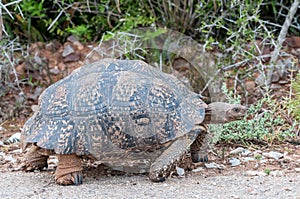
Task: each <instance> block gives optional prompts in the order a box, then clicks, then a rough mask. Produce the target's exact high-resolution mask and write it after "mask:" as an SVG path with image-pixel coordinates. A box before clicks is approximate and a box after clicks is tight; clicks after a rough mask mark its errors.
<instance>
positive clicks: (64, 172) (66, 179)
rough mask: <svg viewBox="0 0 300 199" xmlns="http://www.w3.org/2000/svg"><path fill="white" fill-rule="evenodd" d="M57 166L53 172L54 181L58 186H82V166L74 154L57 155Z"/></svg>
mask: <svg viewBox="0 0 300 199" xmlns="http://www.w3.org/2000/svg"><path fill="white" fill-rule="evenodd" d="M57 158H58V165H57V168H56V171H55V181H56V183H57V184H60V185H80V184H82V178H83V176H82V166H81V161H80V159H79V157H78V156H77V155H76V154H71V155H57Z"/></svg>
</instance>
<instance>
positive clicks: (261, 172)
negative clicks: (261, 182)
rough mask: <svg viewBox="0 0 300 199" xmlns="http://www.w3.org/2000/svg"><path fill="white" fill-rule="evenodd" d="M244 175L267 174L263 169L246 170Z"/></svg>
mask: <svg viewBox="0 0 300 199" xmlns="http://www.w3.org/2000/svg"><path fill="white" fill-rule="evenodd" d="M244 176H267V174H266V173H265V172H263V171H246V172H245V173H244Z"/></svg>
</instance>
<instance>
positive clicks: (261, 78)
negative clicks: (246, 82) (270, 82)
mask: <svg viewBox="0 0 300 199" xmlns="http://www.w3.org/2000/svg"><path fill="white" fill-rule="evenodd" d="M255 83H256V84H257V85H258V86H263V85H265V83H266V81H265V77H264V75H262V74H260V75H259V76H258V77H257V78H256V79H255Z"/></svg>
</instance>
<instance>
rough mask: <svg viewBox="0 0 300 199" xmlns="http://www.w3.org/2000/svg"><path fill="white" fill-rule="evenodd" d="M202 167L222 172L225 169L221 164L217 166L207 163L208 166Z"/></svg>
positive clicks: (213, 163)
mask: <svg viewBox="0 0 300 199" xmlns="http://www.w3.org/2000/svg"><path fill="white" fill-rule="evenodd" d="M204 165H205V167H206V168H208V169H221V170H223V169H225V168H226V166H225V165H223V164H217V163H215V162H212V163H208V164H204Z"/></svg>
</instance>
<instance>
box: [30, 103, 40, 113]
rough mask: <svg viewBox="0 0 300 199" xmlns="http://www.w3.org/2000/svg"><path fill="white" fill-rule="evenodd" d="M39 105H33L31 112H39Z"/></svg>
mask: <svg viewBox="0 0 300 199" xmlns="http://www.w3.org/2000/svg"><path fill="white" fill-rule="evenodd" d="M38 107H39V106H38V105H35V104H34V105H31V110H32V111H33V112H36V111H37V110H38Z"/></svg>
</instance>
